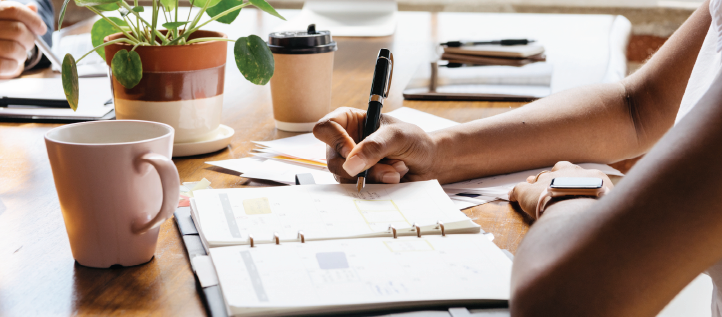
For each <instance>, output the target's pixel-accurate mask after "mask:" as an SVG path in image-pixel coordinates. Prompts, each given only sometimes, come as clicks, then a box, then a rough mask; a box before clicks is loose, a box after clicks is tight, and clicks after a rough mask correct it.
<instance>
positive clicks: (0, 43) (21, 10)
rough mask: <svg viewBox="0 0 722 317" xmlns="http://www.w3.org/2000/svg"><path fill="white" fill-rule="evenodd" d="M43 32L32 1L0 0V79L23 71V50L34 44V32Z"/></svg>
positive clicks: (24, 56) (41, 22)
mask: <svg viewBox="0 0 722 317" xmlns="http://www.w3.org/2000/svg"><path fill="white" fill-rule="evenodd" d="M45 32H47V27H46V26H45V22H43V20H42V19H41V18H40V16H39V15H38V8H37V6H35V5H34V4H28V5H27V6H25V5H22V4H20V3H18V2H15V1H0V79H9V78H14V77H17V76H19V75H20V73H22V72H23V69H24V67H25V59H26V58H27V52H28V51H30V50H32V49H33V48H34V47H35V34H37V35H43V34H45Z"/></svg>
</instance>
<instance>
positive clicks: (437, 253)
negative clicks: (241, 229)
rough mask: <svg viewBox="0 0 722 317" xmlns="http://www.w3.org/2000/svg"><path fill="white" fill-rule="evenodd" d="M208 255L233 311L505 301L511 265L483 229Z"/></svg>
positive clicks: (235, 248) (237, 248)
mask: <svg viewBox="0 0 722 317" xmlns="http://www.w3.org/2000/svg"><path fill="white" fill-rule="evenodd" d="M211 257H212V259H213V263H214V265H215V267H216V271H217V272H218V277H219V282H220V285H221V289H222V291H223V294H224V297H225V300H226V303H227V304H228V305H229V306H230V308H231V312H232V313H233V314H234V315H235V314H241V313H242V314H244V315H245V314H249V313H250V315H254V314H258V315H266V314H269V313H270V314H274V313H275V314H278V313H290V312H302V311H304V310H307V311H314V310H312V309H317V310H315V311H317V312H320V311H327V312H333V311H334V307H341V306H348V305H359V304H376V303H393V302H424V301H426V302H429V301H433V302H437V303H438V302H443V301H449V300H468V301H483V300H508V299H509V292H510V282H511V265H512V262H511V260H509V259H508V258H507V257H506V256H505V255H504V254H503V253H502V251H501V250H500V249H499V248H498V247H497V246H496V245H494V244H493V243H492V242H491V241H489V239H488V238H487V237H486V236H485V235H483V234H465V235H447V236H446V237H440V236H428V237H424V236H422V237H421V238H417V237H400V238H398V239H393V238H369V239H352V240H331V241H313V242H307V243H286V244H284V243H282V244H280V245H261V246H257V247H254V248H249V247H248V246H233V247H225V248H216V249H212V250H211ZM417 305H418V304H417ZM274 308H276V309H274ZM358 308H363V307H362V306H359V307H358ZM272 311H273V312H272Z"/></svg>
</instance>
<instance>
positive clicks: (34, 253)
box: [0, 9, 528, 316]
mask: <svg viewBox="0 0 722 317" xmlns="http://www.w3.org/2000/svg"><path fill="white" fill-rule="evenodd" d="M282 13H284V14H285V15H286V16H287V17H288V16H289V15H293V14H294V12H293V11H284V12H282ZM440 14H441V13H440ZM239 19H242V20H243V22H242V23H241V24H242V25H241V26H238V28H239V29H243V30H244V32H248V33H254V34H267V33H268V32H269V31H270V29H271V28H272V27H273V26H274V25H277V23H278V22H277V21H275V20H273V21H271V20H270V19H271V17H269V16H268V15H264V14H259V13H258V12H256V11H254V10H248V9H244V12H242V13H241V17H240V18H239ZM400 19H401V22H400V23H399V26H398V30H397V32H396V34H395V35H394V36H389V37H384V38H336V40H337V41H338V43H339V50H338V52H337V53H336V57H335V64H334V74H333V76H334V84H333V107H343V106H346V107H357V108H361V109H365V107H366V102H367V99H368V91H369V88H370V82H371V77H372V74H373V65H374V58H375V56H376V53H377V52H378V50H379V49H380V48H382V47H388V48H390V49H391V50H392V51H393V52H394V55H396V56H395V59H396V61H397V64H398V65H397V67H396V69H395V73H394V83H393V85H392V90H391V94H390V98H389V99H388V101H387V103H386V107H385V109H384V111H386V112H387V111H391V110H394V109H397V108H399V107H402V106H405V107H410V108H414V109H419V110H422V111H426V112H429V113H432V114H434V115H438V116H441V117H444V118H448V119H451V120H455V121H458V122H468V121H472V120H475V119H479V118H484V117H488V116H492V115H495V114H498V113H501V112H504V111H508V110H510V109H512V108H514V107H518V106H521V105H522V104H520V103H508V102H429V101H404V100H403V98H402V96H401V91H402V90H403V88H404V86H405V85H406V83H407V82H408V80H409V79H410V78H411V76H412V74H413V73H414V71H415V69H416V67H417V66H418V65H419V63H421V62H422V61H424V60H428V59H429V58H431V56H432V55H433V54H434V51H435V45H434V43H436V37H435V34H436V33H437V28H439V27H442V26H438V25H437V24H436V22H435V21H436V14H432V13H419V12H413V13H412V12H408V13H407V12H401V13H400ZM234 27H235V25H234ZM229 57H231V58H232V55H229ZM227 65H228V68H229V70H228V71H227V72H226V86H225V97H224V108H223V113H224V114H223V124H225V125H228V126H231V127H232V128H234V129H235V131H236V134H235V135H234V137H233V140H232V142H231V144H230V145H229V146H228V147H227V148H226V149H224V150H221V151H219V152H215V153H211V154H207V155H200V156H194V157H188V158H176V159H174V162H175V163H176V166H177V167H178V171H179V172H180V176H181V181H197V180H200V179H202V178H206V179H208V180H210V181H211V183H212V186H213V187H215V188H229V187H244V186H247V185H248V184H249V182H250V180H248V179H246V178H243V177H239V176H238V174H236V173H233V172H230V171H227V170H223V169H220V168H216V167H213V166H211V165H207V164H205V163H204V162H205V161H209V160H222V159H229V158H242V157H247V156H249V152H250V151H251V149H252V148H253V145H252V143H251V140H272V139H277V138H284V137H288V136H292V135H294V134H292V133H287V132H283V131H279V130H276V129H275V128H274V121H273V115H272V111H271V98H270V90H269V87H268V86H255V85H252V84H250V83H248V82H247V81H246V80H245V79H243V77H242V75H241V74H240V73H239V72H238V71H237V70H236V69H235V65H234V62H233V60H232V59H230V60H229V62H228V64H227ZM44 75H47V73H44V74H36V76H44ZM81 89H82V88H81ZM56 126H58V125H57V124H39V123H0V316H34V315H43V316H45V315H128V314H132V315H159V316H186V315H189V316H198V315H203V314H205V310H204V307H203V304H202V302H201V300H200V298H199V296H198V294H197V290H196V287H195V282H194V278H193V274H192V272H191V268H190V264H189V262H188V258H187V256H186V253H185V251H184V249H183V245H182V242H181V239H180V234H179V233H178V229H177V228H176V225H175V223H174V221H173V220H172V219H171V220H168V221H166V222H165V223H164V224H163V226H162V228H161V233H160V237H159V240H158V247H157V250H156V255H155V258H154V259H153V260H151V261H150V262H149V263H147V264H144V265H139V266H136V267H125V268H123V267H119V268H111V269H92V268H87V267H83V266H81V265H78V264H76V263H75V261H74V260H73V257H72V254H71V252H70V245H69V243H68V238H67V234H66V231H65V225H64V223H63V218H62V215H61V213H60V208H59V204H58V199H57V194H56V191H55V187H54V183H53V177H52V174H51V171H50V165H49V163H48V158H47V153H46V150H45V145H44V140H43V135H44V134H45V133H46V132H47V131H48V130H50V129H51V128H53V127H56ZM108 168H112V166H108ZM465 213H466V214H468V215H469V216H470V217H471V218H473V219H474V221H475V222H477V223H478V224H480V225H481V227H482V228H483V229H484V230H485V231H488V232H491V233H493V234H494V236H495V237H496V239H495V240H494V242H495V243H496V244H497V245H498V246H499V247H500V248H502V249H508V250H510V251H511V252H512V253H513V252H515V251H516V248H517V246H518V245H519V243H520V241H521V240H522V237H523V236H524V234H525V233H526V231H527V229H528V223H527V222H525V221H524V219H523V218H522V216H521V214H520V213H519V212H518V211H517V210H514V209H513V208H512V207H511V206H510V205H509V204H508V203H505V202H494V203H490V204H486V205H482V206H479V207H476V208H471V209H468V210H466V211H465Z"/></svg>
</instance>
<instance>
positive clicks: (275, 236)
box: [273, 232, 281, 244]
mask: <svg viewBox="0 0 722 317" xmlns="http://www.w3.org/2000/svg"><path fill="white" fill-rule="evenodd" d="M273 240H275V241H276V244H281V238H280V237H279V236H278V232H274V233H273Z"/></svg>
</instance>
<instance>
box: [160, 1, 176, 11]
mask: <svg viewBox="0 0 722 317" xmlns="http://www.w3.org/2000/svg"><path fill="white" fill-rule="evenodd" d="M175 3H176V0H160V4H162V5H163V7H164V8H165V10H166V11H170V10H173V9H175Z"/></svg>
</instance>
